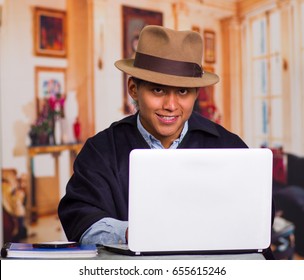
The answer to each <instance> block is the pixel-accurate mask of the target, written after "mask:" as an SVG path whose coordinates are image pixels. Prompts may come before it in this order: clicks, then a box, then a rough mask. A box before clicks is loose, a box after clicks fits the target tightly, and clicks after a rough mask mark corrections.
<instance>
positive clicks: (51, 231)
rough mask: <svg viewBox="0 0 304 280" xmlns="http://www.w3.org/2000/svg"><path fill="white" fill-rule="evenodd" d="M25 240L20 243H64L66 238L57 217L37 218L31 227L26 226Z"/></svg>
mask: <svg viewBox="0 0 304 280" xmlns="http://www.w3.org/2000/svg"><path fill="white" fill-rule="evenodd" d="M27 231H28V233H27V238H25V239H23V240H22V242H26V243H35V242H46V241H66V240H67V239H66V236H65V234H64V232H63V229H62V226H61V224H60V221H59V219H58V216H57V215H49V216H43V217H39V219H38V221H37V222H36V223H35V224H33V225H28V226H27Z"/></svg>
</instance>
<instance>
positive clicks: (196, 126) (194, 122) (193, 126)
mask: <svg viewBox="0 0 304 280" xmlns="http://www.w3.org/2000/svg"><path fill="white" fill-rule="evenodd" d="M137 115H138V112H137V113H136V114H134V115H131V116H127V117H125V118H123V119H121V120H120V121H118V122H115V123H114V124H113V125H112V126H118V125H120V124H129V125H132V126H135V127H137ZM195 130H199V131H203V132H207V133H209V134H212V135H214V136H218V137H219V136H220V134H219V132H218V130H217V127H216V124H215V123H214V122H212V121H210V120H208V119H206V118H204V117H202V116H201V115H199V114H198V113H196V112H193V113H192V115H191V116H190V118H189V129H188V132H190V131H195Z"/></svg>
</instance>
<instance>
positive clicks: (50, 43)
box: [34, 7, 67, 57]
mask: <svg viewBox="0 0 304 280" xmlns="http://www.w3.org/2000/svg"><path fill="white" fill-rule="evenodd" d="M34 51H35V54H36V55H41V56H52V57H66V55H67V38H66V12H65V11H61V10H54V9H45V8H39V7H35V8H34Z"/></svg>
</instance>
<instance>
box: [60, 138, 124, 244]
mask: <svg viewBox="0 0 304 280" xmlns="http://www.w3.org/2000/svg"><path fill="white" fill-rule="evenodd" d="M97 144H98V145H97ZM100 144H101V145H100ZM103 144H105V143H97V142H96V141H93V140H92V138H91V139H89V140H88V141H87V142H86V143H85V145H84V147H83V149H82V150H81V152H80V153H79V155H78V156H77V158H76V160H75V162H74V174H73V175H72V177H71V179H70V180H69V182H68V184H67V187H66V194H65V196H64V197H63V198H62V199H61V201H60V203H59V207H58V214H59V218H60V221H61V223H62V226H63V228H64V231H65V233H66V236H67V238H68V239H69V240H75V241H78V240H79V239H80V237H81V235H82V234H83V233H84V232H85V231H86V230H87V229H88V228H89V227H90V226H91V225H92V224H93V223H95V222H96V221H98V220H100V219H102V218H106V217H109V218H114V219H119V220H126V219H127V212H128V209H127V197H126V196H125V195H124V193H125V192H124V190H123V186H122V185H121V184H120V180H119V178H118V176H117V175H116V174H117V170H116V168H117V163H116V156H115V149H114V148H113V147H111V146H109V145H108V143H107V146H105V145H103ZM102 147H107V149H105V148H102Z"/></svg>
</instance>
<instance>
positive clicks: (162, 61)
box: [134, 52, 204, 78]
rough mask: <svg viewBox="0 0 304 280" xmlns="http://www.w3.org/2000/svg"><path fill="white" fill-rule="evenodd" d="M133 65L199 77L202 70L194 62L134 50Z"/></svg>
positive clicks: (164, 72) (172, 73) (165, 72)
mask: <svg viewBox="0 0 304 280" xmlns="http://www.w3.org/2000/svg"><path fill="white" fill-rule="evenodd" d="M134 67H137V68H142V69H146V70H150V71H154V72H159V73H163V74H169V75H175V76H182V77H192V78H201V77H202V75H203V74H204V70H203V69H202V68H201V67H200V66H199V65H198V64H196V63H192V62H183V61H176V60H171V59H166V58H161V57H156V56H152V55H148V54H143V53H139V52H136V56H135V60H134Z"/></svg>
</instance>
